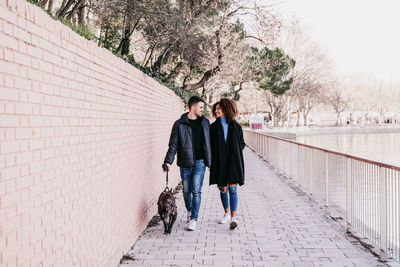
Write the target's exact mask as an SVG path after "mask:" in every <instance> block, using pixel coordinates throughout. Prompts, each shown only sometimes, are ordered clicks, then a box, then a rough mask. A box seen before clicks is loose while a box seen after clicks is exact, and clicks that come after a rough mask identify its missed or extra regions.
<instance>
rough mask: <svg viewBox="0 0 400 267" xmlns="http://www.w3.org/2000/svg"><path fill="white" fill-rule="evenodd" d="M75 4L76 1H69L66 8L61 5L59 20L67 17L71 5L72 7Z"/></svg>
mask: <svg viewBox="0 0 400 267" xmlns="http://www.w3.org/2000/svg"><path fill="white" fill-rule="evenodd" d="M73 3H75V0H68V2H67V3H66V4H65V6H62V5H61V7H60V9H59V11H58V12H57V13H58V17H59V18H64V17H65V15H66V14H67V12H68V9H69V8H70V7H71V5H72V4H73Z"/></svg>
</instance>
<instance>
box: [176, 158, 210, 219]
mask: <svg viewBox="0 0 400 267" xmlns="http://www.w3.org/2000/svg"><path fill="white" fill-rule="evenodd" d="M205 170H206V165H205V164H204V160H203V159H200V160H196V163H195V166H194V167H191V168H181V178H182V186H183V199H184V200H185V206H186V210H187V211H190V212H191V215H190V219H191V220H195V221H197V218H198V216H199V210H200V204H201V188H202V187H203V180H204V173H205Z"/></svg>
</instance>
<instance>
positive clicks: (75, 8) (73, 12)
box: [68, 0, 85, 19]
mask: <svg viewBox="0 0 400 267" xmlns="http://www.w3.org/2000/svg"><path fill="white" fill-rule="evenodd" d="M77 1H78V2H77V3H76V4H75V6H74V7H73V8H72V10H71V11H70V12H69V14H68V19H72V17H73V16H75V14H76V12H77V11H78V8H80V7H81V6H82V5H83V3H84V2H85V0H77Z"/></svg>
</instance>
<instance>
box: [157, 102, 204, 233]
mask: <svg viewBox="0 0 400 267" xmlns="http://www.w3.org/2000/svg"><path fill="white" fill-rule="evenodd" d="M188 104H189V112H187V113H185V114H183V115H182V116H181V118H180V119H179V120H177V121H176V122H175V123H174V126H173V127H172V131H171V136H170V139H169V149H168V152H167V155H166V156H165V159H164V163H165V164H166V165H167V167H168V170H170V168H171V164H172V162H173V161H174V157H175V154H176V153H177V154H178V160H177V165H178V166H179V167H180V171H181V179H182V185H183V198H184V200H185V206H186V210H187V212H188V214H187V218H188V226H187V230H189V231H194V230H196V222H197V218H198V216H199V210H200V203H201V188H202V187H203V180H204V173H205V169H206V166H207V167H210V165H211V146H210V121H209V120H208V119H206V118H204V117H203V116H202V113H203V111H204V100H203V99H202V98H200V97H198V96H193V97H191V98H190V99H189V103H188Z"/></svg>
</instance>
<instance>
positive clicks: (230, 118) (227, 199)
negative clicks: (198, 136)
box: [210, 98, 246, 230]
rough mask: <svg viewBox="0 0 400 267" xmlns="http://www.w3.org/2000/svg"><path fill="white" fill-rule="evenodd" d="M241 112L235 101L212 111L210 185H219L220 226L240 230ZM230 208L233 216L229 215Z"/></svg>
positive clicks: (217, 104)
mask: <svg viewBox="0 0 400 267" xmlns="http://www.w3.org/2000/svg"><path fill="white" fill-rule="evenodd" d="M238 113H239V112H238V109H237V106H236V103H235V101H233V100H230V99H227V98H222V99H221V100H220V101H219V102H217V103H215V104H214V105H213V107H212V114H213V116H214V117H216V118H217V119H216V121H215V122H213V123H212V124H211V126H210V142H211V168H210V185H212V184H217V186H218V188H219V190H220V196H221V202H222V206H223V208H224V210H225V214H224V216H223V217H222V218H221V219H220V220H219V221H218V222H219V223H227V222H229V221H231V223H230V229H231V230H233V229H235V228H236V227H237V225H238V222H237V218H236V210H237V205H238V195H237V185H238V184H239V185H243V184H244V161H243V153H242V151H243V149H244V147H245V145H246V144H245V143H244V140H243V131H242V127H241V126H240V124H239V123H237V122H236V120H235V119H236V117H237V116H238ZM229 208H230V212H229Z"/></svg>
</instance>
